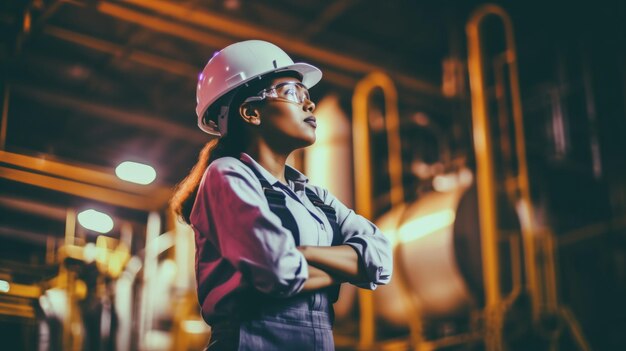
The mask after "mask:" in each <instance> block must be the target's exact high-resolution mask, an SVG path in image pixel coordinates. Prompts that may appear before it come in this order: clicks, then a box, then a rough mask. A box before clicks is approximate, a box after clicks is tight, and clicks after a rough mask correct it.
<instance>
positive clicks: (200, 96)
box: [196, 40, 322, 136]
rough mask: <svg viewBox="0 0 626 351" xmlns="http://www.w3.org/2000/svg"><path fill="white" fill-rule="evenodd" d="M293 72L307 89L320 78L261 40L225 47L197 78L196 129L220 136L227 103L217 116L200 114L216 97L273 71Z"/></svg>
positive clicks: (314, 70) (223, 131)
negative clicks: (299, 76)
mask: <svg viewBox="0 0 626 351" xmlns="http://www.w3.org/2000/svg"><path fill="white" fill-rule="evenodd" d="M283 71H295V72H297V73H299V74H300V75H301V76H302V84H304V85H305V86H306V87H307V88H311V87H312V86H314V85H315V84H317V83H318V82H319V81H320V79H322V71H320V70H319V69H318V68H317V67H315V66H312V65H309V64H307V63H294V62H293V60H292V59H291V58H290V57H289V56H288V55H287V54H286V53H285V52H284V51H283V50H282V49H281V48H279V47H278V46H276V45H274V44H272V43H268V42H266V41H262V40H247V41H242V42H239V43H235V44H232V45H229V46H227V47H225V48H224V49H222V50H221V51H219V52H217V53H215V55H213V57H212V58H211V59H210V60H209V62H208V63H207V64H206V66H205V67H204V69H203V70H202V73H201V74H200V77H199V79H198V86H197V90H196V102H197V106H196V114H197V115H198V127H200V129H202V130H203V131H204V132H206V133H208V134H212V135H217V136H223V135H225V134H226V131H227V129H228V107H229V106H228V103H226V104H225V106H220V107H221V111H220V112H219V113H218V116H208V118H207V119H206V120H205V118H204V114H205V113H206V111H207V110H208V109H209V107H210V106H211V105H212V104H213V103H215V102H216V101H217V100H218V99H219V98H221V97H223V96H225V95H226V94H227V93H229V92H232V91H234V90H235V89H237V88H239V87H241V86H242V85H244V84H246V83H248V82H250V81H251V80H253V79H255V78H258V77H261V76H263V75H266V74H268V73H273V72H283Z"/></svg>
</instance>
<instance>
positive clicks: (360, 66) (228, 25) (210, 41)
mask: <svg viewBox="0 0 626 351" xmlns="http://www.w3.org/2000/svg"><path fill="white" fill-rule="evenodd" d="M124 3H126V4H130V5H133V6H135V7H140V8H143V9H144V10H150V11H153V12H155V13H158V14H160V15H163V16H167V17H171V18H174V19H176V20H180V21H183V22H184V23H187V25H182V24H177V23H175V22H172V21H171V20H167V19H163V18H159V17H155V16H154V15H151V14H145V13H142V12H140V11H137V10H133V9H131V8H128V7H125V6H120V5H118V4H115V3H111V2H107V1H101V2H99V3H98V5H97V9H98V10H99V11H100V12H102V13H105V14H107V15H110V16H113V17H116V18H119V19H122V20H125V21H128V22H132V23H136V24H139V25H142V26H145V27H148V28H150V29H152V30H154V31H158V32H162V33H167V34H170V35H175V36H178V37H181V38H184V39H187V40H190V41H194V42H197V43H200V44H203V45H208V46H210V47H214V48H222V47H224V46H227V45H228V44H232V43H233V40H231V39H227V38H224V37H217V36H215V35H212V34H209V33H207V32H205V31H201V30H197V29H194V28H192V27H190V26H189V25H193V26H200V27H203V28H206V29H210V30H213V31H217V32H219V33H223V34H225V35H228V36H231V37H235V38H240V39H246V38H259V39H263V40H267V41H270V42H272V43H274V44H276V45H278V46H280V47H282V48H284V49H285V50H287V51H289V52H290V53H293V54H297V55H300V56H303V57H307V58H310V59H313V60H315V61H318V62H320V63H323V64H326V65H329V66H331V67H337V68H340V69H342V70H343V71H347V72H352V73H359V74H367V73H370V72H372V71H385V72H390V75H392V76H393V78H394V79H396V80H397V81H398V82H399V83H400V84H402V85H404V86H406V87H408V88H410V89H413V90H415V91H420V92H422V93H426V94H430V95H435V96H441V89H440V88H439V87H438V86H437V85H435V84H432V83H430V82H427V81H424V80H420V79H417V78H414V77H410V76H408V75H407V74H406V73H403V72H393V70H390V69H388V68H386V67H382V66H379V65H376V64H373V63H370V62H367V61H363V60H360V59H357V58H354V57H351V56H347V55H343V54H338V53H336V52H334V51H330V50H326V49H322V48H319V47H317V46H313V45H310V44H308V43H304V42H302V41H301V40H299V38H294V37H289V36H286V35H285V34H283V33H278V32H274V31H271V30H268V29H266V28H263V27H259V26H255V25H251V24H247V23H245V22H241V21H237V20H234V19H231V18H227V17H224V16H220V15H217V14H214V13H210V12H206V11H200V10H197V9H191V8H188V7H186V6H182V5H178V4H174V3H171V2H167V1H162V0H125V1H124Z"/></svg>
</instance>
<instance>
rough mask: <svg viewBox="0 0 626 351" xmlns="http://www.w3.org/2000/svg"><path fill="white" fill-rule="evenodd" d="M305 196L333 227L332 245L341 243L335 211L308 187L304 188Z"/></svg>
mask: <svg viewBox="0 0 626 351" xmlns="http://www.w3.org/2000/svg"><path fill="white" fill-rule="evenodd" d="M305 192H306V196H307V197H308V198H309V200H310V201H311V202H312V203H313V205H314V206H315V207H317V208H319V209H320V210H322V211H323V212H324V214H325V215H326V218H328V222H329V223H330V226H331V227H332V228H333V243H332V244H331V245H332V246H337V245H341V244H343V240H341V231H340V230H339V223H337V213H336V212H335V209H334V208H332V206H329V205H327V204H325V203H324V201H322V199H320V197H319V196H317V194H316V193H315V192H314V191H313V190H311V189H309V188H305Z"/></svg>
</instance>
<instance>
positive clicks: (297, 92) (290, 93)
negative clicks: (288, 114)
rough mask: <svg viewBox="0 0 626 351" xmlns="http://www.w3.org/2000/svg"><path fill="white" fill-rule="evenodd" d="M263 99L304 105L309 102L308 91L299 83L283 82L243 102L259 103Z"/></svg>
mask: <svg viewBox="0 0 626 351" xmlns="http://www.w3.org/2000/svg"><path fill="white" fill-rule="evenodd" d="M265 99H271V100H278V101H285V102H293V103H295V104H300V105H302V104H304V102H305V101H306V100H310V99H311V98H310V96H309V90H308V89H307V88H306V87H305V86H304V84H302V83H300V82H284V83H279V84H276V85H273V86H271V87H269V88H266V89H263V90H261V91H260V92H259V93H258V94H257V96H252V97H249V98H247V99H246V100H245V101H244V102H253V101H261V100H265Z"/></svg>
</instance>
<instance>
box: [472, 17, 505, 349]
mask: <svg viewBox="0 0 626 351" xmlns="http://www.w3.org/2000/svg"><path fill="white" fill-rule="evenodd" d="M500 11H501V10H500V8H499V7H496V6H494V5H486V6H483V7H481V8H479V9H478V10H476V11H475V12H474V13H473V14H472V16H471V18H470V20H469V21H468V24H467V28H466V31H467V37H468V51H469V56H468V66H469V73H470V88H471V89H470V90H471V98H472V117H473V118H472V122H473V130H474V150H475V152H476V167H477V172H476V173H477V176H476V178H477V179H476V182H477V187H478V207H479V223H480V232H481V254H482V261H483V279H484V289H485V319H486V322H487V323H486V324H487V326H486V327H487V331H486V336H485V344H486V349H487V350H488V351H495V350H501V349H502V340H501V322H500V320H499V316H498V314H499V313H498V308H499V307H500V302H501V294H500V276H499V270H498V266H499V257H498V246H497V244H498V233H497V227H496V225H497V224H496V219H497V212H496V211H497V208H496V201H495V195H496V189H495V176H494V166H493V155H492V152H491V151H492V148H493V146H492V140H491V131H490V126H489V118H488V111H487V97H486V96H485V92H486V88H487V87H486V83H485V80H484V79H485V75H484V72H483V57H482V51H481V50H482V48H481V45H480V44H481V41H480V33H479V29H480V28H479V25H480V22H481V20H482V19H483V18H484V17H485V16H487V15H488V14H491V13H493V12H500Z"/></svg>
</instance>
